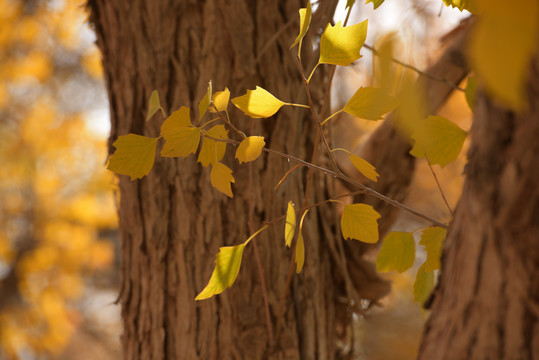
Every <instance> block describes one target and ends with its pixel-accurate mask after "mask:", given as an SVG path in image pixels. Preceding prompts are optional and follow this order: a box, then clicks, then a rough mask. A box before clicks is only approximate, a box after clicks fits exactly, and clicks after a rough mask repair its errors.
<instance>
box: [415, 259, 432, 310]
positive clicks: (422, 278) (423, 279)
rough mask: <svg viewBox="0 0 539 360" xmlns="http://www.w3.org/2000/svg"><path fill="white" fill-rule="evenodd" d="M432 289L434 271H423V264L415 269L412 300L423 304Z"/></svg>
mask: <svg viewBox="0 0 539 360" xmlns="http://www.w3.org/2000/svg"><path fill="white" fill-rule="evenodd" d="M433 289H434V272H428V271H425V264H423V265H421V266H420V267H419V269H418V270H417V274H416V278H415V282H414V302H416V303H419V304H423V303H425V301H427V299H428V298H429V296H430V294H431V293H432V290H433Z"/></svg>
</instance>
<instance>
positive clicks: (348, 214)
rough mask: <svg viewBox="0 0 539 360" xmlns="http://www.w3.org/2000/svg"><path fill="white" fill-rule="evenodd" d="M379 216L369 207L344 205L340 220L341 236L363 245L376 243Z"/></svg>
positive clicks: (364, 205)
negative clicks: (363, 243)
mask: <svg viewBox="0 0 539 360" xmlns="http://www.w3.org/2000/svg"><path fill="white" fill-rule="evenodd" d="M379 218H380V214H378V213H377V212H376V210H374V208H373V207H372V206H370V205H366V204H352V205H344V210H343V213H342V218H341V230H342V236H343V237H344V238H345V239H355V240H359V241H362V242H365V243H369V244H374V243H376V242H378V219H379Z"/></svg>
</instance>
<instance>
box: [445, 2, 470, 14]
mask: <svg viewBox="0 0 539 360" xmlns="http://www.w3.org/2000/svg"><path fill="white" fill-rule="evenodd" d="M442 1H443V2H444V4H445V5H446V6H452V7H455V8H457V9H459V10H460V11H462V10H468V11H470V12H472V13H474V12H475V11H476V10H477V7H476V5H475V0H442Z"/></svg>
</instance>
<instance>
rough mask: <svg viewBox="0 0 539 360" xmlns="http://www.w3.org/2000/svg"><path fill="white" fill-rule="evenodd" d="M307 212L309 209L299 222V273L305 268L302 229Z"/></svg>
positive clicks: (297, 264)
mask: <svg viewBox="0 0 539 360" xmlns="http://www.w3.org/2000/svg"><path fill="white" fill-rule="evenodd" d="M307 212H309V210H307V211H305V212H304V213H303V216H302V217H301V220H300V222H299V229H298V241H297V242H296V273H297V274H299V273H300V272H301V270H302V269H303V264H305V244H304V242H303V234H302V233H301V229H302V228H303V220H304V219H305V215H307Z"/></svg>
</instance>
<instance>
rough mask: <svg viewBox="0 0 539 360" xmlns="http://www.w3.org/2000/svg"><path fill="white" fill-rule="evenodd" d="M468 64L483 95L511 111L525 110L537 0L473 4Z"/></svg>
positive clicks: (537, 19)
mask: <svg viewBox="0 0 539 360" xmlns="http://www.w3.org/2000/svg"><path fill="white" fill-rule="evenodd" d="M475 2H476V5H477V10H478V12H479V13H480V14H481V15H480V17H478V18H477V22H476V24H475V26H474V28H473V29H472V31H471V33H470V38H469V52H468V53H469V60H470V65H471V67H472V69H473V71H474V73H475V75H476V76H477V77H478V78H479V79H481V84H482V85H484V87H485V91H486V92H487V93H489V94H490V95H493V96H494V97H496V98H497V99H498V100H500V101H501V102H502V103H503V104H504V105H505V106H508V107H510V108H511V109H513V110H522V109H523V108H524V107H525V106H526V103H527V101H526V99H527V96H526V83H527V81H528V76H529V74H530V73H529V68H530V61H531V59H532V57H533V56H534V54H535V52H536V49H537V35H538V31H537V28H538V25H539V24H538V23H539V3H538V2H537V0H520V1H513V2H511V3H508V2H507V1H505V0H476V1H475Z"/></svg>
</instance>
